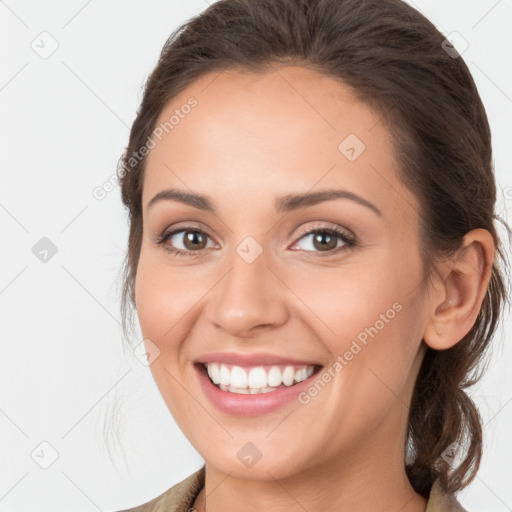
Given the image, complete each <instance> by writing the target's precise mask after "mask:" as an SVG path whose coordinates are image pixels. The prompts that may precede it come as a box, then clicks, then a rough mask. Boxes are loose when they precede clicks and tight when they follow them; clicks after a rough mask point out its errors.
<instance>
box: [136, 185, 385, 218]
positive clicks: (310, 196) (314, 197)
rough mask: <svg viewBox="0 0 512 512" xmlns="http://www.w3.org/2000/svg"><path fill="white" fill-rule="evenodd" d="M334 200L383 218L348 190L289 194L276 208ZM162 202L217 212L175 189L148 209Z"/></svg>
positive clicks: (199, 197)
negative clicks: (174, 202)
mask: <svg viewBox="0 0 512 512" xmlns="http://www.w3.org/2000/svg"><path fill="white" fill-rule="evenodd" d="M334 199H349V200H351V201H354V202H356V203H358V204H360V205H362V206H365V207H366V208H368V209H370V210H372V211H373V212H374V213H375V214H376V215H378V216H379V217H382V212H381V211H380V210H379V208H377V207H376V206H375V205H374V204H373V203H370V201H367V200H366V199H364V198H363V197H361V196H358V195H357V194H354V193H353V192H350V191H348V190H319V191H317V192H305V193H303V194H287V195H285V196H282V197H280V198H277V199H276V202H275V208H276V211H277V212H290V211H293V210H298V209H300V208H306V207H308V206H314V205H316V204H319V203H322V202H324V201H332V200H334ZM160 201H178V202H180V203H183V204H186V205H189V206H192V207H193V208H197V209H198V210H203V211H206V212H210V213H215V212H216V209H215V206H214V204H213V201H212V200H211V199H210V198H209V197H207V196H204V195H201V194H196V193H193V192H185V191H182V190H178V189H175V188H171V189H166V190H162V191H160V192H158V194H156V195H155V196H154V197H153V198H152V199H151V200H150V201H149V202H148V204H147V206H146V209H147V210H149V209H150V208H151V207H152V206H154V205H155V204H156V203H158V202H160Z"/></svg>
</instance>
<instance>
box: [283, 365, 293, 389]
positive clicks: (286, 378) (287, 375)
mask: <svg viewBox="0 0 512 512" xmlns="http://www.w3.org/2000/svg"><path fill="white" fill-rule="evenodd" d="M294 378H295V369H294V368H293V366H287V367H286V368H285V369H284V372H283V384H284V385H285V386H291V385H292V384H293V379H294Z"/></svg>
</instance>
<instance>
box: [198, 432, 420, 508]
mask: <svg viewBox="0 0 512 512" xmlns="http://www.w3.org/2000/svg"><path fill="white" fill-rule="evenodd" d="M375 441H376V440H375ZM401 441H402V440H397V442H396V443H393V442H391V443H382V442H375V443H368V442H367V443H364V442H363V441H360V442H358V443H355V444H357V445H358V446H364V445H370V444H371V446H369V448H368V449H367V450H366V451H365V452H363V451H362V450H358V451H357V453H352V454H345V453H344V454H336V456H335V457H333V458H331V459H330V460H327V461H324V463H323V464H322V465H318V466H309V467H308V468H307V469H304V470H302V471H300V472H297V473H294V474H293V475H291V476H287V477H285V478H280V479H276V478H271V479H270V480H265V481H254V480H245V479H243V478H236V477H234V476H230V475H231V473H229V474H225V473H223V472H222V471H219V470H218V469H216V468H214V467H212V466H211V465H209V464H208V463H206V464H205V486H204V488H203V489H202V490H201V492H200V493H199V495H198V497H197V499H196V501H195V503H194V509H195V510H196V511H197V512H206V511H207V512H220V511H222V512H230V511H237V512H254V511H256V510H258V511H259V510H265V511H267V512H284V511H286V512H304V510H307V511H308V512H320V511H321V512H329V511H338V510H350V511H351V512H363V511H368V510H372V512H389V510H396V511H398V510H399V511H400V512H425V509H426V505H427V500H426V499H425V498H424V497H423V496H421V495H419V494H417V493H416V492H415V491H414V489H413V488H412V486H411V484H410V482H409V480H408V478H407V475H406V473H405V467H404V456H405V454H404V449H401V447H403V446H405V442H404V443H402V442H401ZM404 441H405V440H404ZM370 452H371V453H370ZM270 474H272V471H269V475H270Z"/></svg>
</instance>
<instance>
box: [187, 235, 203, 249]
mask: <svg viewBox="0 0 512 512" xmlns="http://www.w3.org/2000/svg"><path fill="white" fill-rule="evenodd" d="M198 238H199V239H202V242H203V243H204V242H205V237H204V236H203V235H202V234H201V233H200V232H199V231H185V240H184V245H185V247H187V249H190V250H197V249H198V247H194V246H192V247H189V246H188V243H189V242H190V243H192V244H197V239H198ZM199 249H203V246H201V247H199Z"/></svg>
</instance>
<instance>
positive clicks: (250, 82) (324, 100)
mask: <svg viewBox="0 0 512 512" xmlns="http://www.w3.org/2000/svg"><path fill="white" fill-rule="evenodd" d="M190 105H194V106H193V107H190ZM155 128H156V129H159V130H160V131H159V137H154V136H153V139H154V141H155V142H156V145H155V147H154V148H153V149H151V151H150V153H149V154H148V157H147V162H146V176H145V180H144V188H143V205H146V204H147V203H148V201H149V200H150V199H151V197H153V196H154V195H155V194H156V193H157V192H159V191H160V190H162V189H164V188H171V187H179V188H182V189H183V188H185V189H187V188H188V189H192V190H194V191H197V192H202V193H206V194H208V195H211V196H215V195H218V196H221V197H222V198H223V200H224V199H225V198H226V197H229V198H231V199H232V200H234V198H236V197H238V198H240V201H250V200H252V201H255V200H257V201H265V202H268V203H269V204H271V203H272V204H273V203H274V198H275V197H276V196H279V195H284V194H286V193H290V192H292V191H293V192H305V191H306V190H310V189H312V188H313V187H315V186H316V187H317V188H329V187H337V188H339V187H340V186H343V188H347V189H350V190H351V191H353V192H354V193H356V194H360V195H363V196H366V197H367V198H370V197H371V200H372V202H374V204H377V206H379V208H380V209H381V210H383V211H386V210H388V211H389V213H391V211H392V210H393V211H394V213H395V214H400V213H403V212H400V210H401V209H403V210H407V209H409V210H410V209H411V205H412V206H413V207H414V205H416V204H417V203H416V199H415V198H414V197H413V196H412V194H411V193H410V192H409V191H408V190H406V189H405V187H404V186H403V185H402V184H401V182H400V181H399V180H398V175H397V162H396V159H395V156H394V153H393V147H392V138H391V135H390V134H389V132H388V131H387V129H386V127H385V126H384V124H383V123H382V122H381V115H380V114H379V113H378V112H375V111H374V110H372V109H371V108H370V107H369V106H367V105H365V104H364V103H361V102H359V101H357V100H356V97H355V94H354V92H353V90H352V89H350V88H349V87H348V86H347V85H345V84H343V83H342V82H341V81H338V80H334V79H332V78H329V77H327V76H324V75H321V74H319V73H317V72H315V71H312V70H308V69H305V68H301V67H295V66H282V67H276V68H270V69H269V71H267V72H265V73H249V72H241V71H235V70H229V71H222V72H220V73H209V74H207V75H204V76H202V77H200V78H199V79H198V80H196V81H195V82H193V83H192V84H191V85H189V86H188V87H187V88H186V89H185V90H183V91H182V92H181V93H180V94H178V95H177V96H176V97H175V98H174V99H173V100H172V101H171V102H170V103H169V104H168V105H167V106H166V107H165V108H164V109H163V111H162V112H161V113H160V116H159V118H158V120H157V123H156V125H155ZM154 133H155V132H154ZM160 139H161V140H160ZM400 198H401V200H400ZM397 199H399V200H397ZM409 213H410V212H409Z"/></svg>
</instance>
